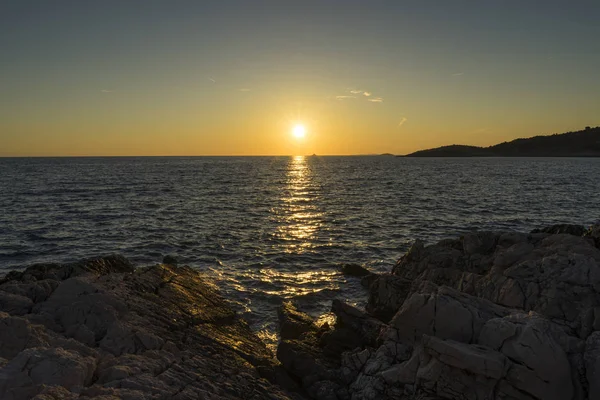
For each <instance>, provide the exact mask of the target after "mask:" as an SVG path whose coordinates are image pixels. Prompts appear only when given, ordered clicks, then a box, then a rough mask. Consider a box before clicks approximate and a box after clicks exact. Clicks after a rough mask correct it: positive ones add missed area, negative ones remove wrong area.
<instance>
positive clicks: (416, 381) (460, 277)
mask: <svg viewBox="0 0 600 400" xmlns="http://www.w3.org/2000/svg"><path fill="white" fill-rule="evenodd" d="M581 235H582V233H581V229H579V228H578V227H573V226H562V227H552V228H551V229H548V230H544V231H538V232H535V233H530V234H522V233H516V232H497V233H496V232H474V233H470V234H468V235H464V236H463V237H462V238H459V239H448V240H442V241H440V242H438V243H436V244H433V245H429V246H425V245H424V244H423V243H422V242H419V241H417V242H416V243H415V244H414V245H413V246H412V247H411V249H410V250H409V252H407V254H406V255H405V256H403V257H402V258H401V259H400V260H399V261H398V263H396V265H395V266H394V268H393V273H392V274H380V275H374V276H370V277H369V285H368V287H369V302H368V305H367V307H366V311H367V312H366V313H364V312H362V311H360V310H358V309H356V308H354V307H350V306H348V305H346V304H344V303H343V302H339V301H334V302H333V305H332V309H333V311H334V313H335V314H336V316H337V323H336V325H335V327H334V329H333V330H331V331H327V332H325V333H323V334H322V336H321V338H320V340H314V335H315V333H309V334H307V335H308V337H310V336H311V335H312V337H313V340H312V341H311V340H305V339H303V340H302V341H301V343H292V348H293V349H295V350H294V352H289V351H288V354H286V356H285V357H286V362H285V363H286V364H291V363H293V362H296V363H301V364H303V367H302V368H301V369H302V370H303V371H302V370H301V369H299V368H297V365H296V366H295V368H296V370H295V372H294V373H295V376H296V377H297V378H298V379H300V380H302V381H303V383H304V388H305V389H306V388H311V389H310V390H309V391H308V394H309V395H310V396H312V398H319V396H324V397H323V398H334V397H327V396H334V395H336V396H338V398H343V399H367V398H368V399H402V398H406V399H413V398H419V399H461V400H462V399H477V400H480V399H481V400H483V399H486V400H487V399H489V400H517V399H518V400H534V399H573V400H586V399H593V398H596V397H600V386H598V385H597V381H598V380H599V379H600V378H599V377H600V372H598V371H600V362H598V359H600V350H598V349H600V344H599V343H600V336H599V335H598V332H599V331H600V328H599V327H600V322H599V321H600V317H599V315H600V311H599V310H600V251H599V249H598V248H597V247H595V242H593V240H590V238H589V237H588V236H586V237H582V236H581ZM373 317H375V318H373ZM373 321H375V322H373ZM376 332H379V334H378V335H377V336H376V335H375V333H376ZM344 344H346V346H345V347H344ZM286 346H290V343H287V344H285V345H284V348H285V347H286ZM303 346H304V347H303ZM328 346H329V347H328ZM353 347H354V348H353ZM324 348H326V349H333V350H336V351H333V350H332V351H327V355H329V356H330V357H331V358H330V359H329V361H328V363H327V364H325V363H324V362H323V357H324V356H323V350H324ZM294 360H296V361H294ZM284 367H285V365H284ZM304 374H307V375H304ZM317 388H322V389H320V390H317Z"/></svg>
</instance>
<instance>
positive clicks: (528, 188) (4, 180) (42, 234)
mask: <svg viewBox="0 0 600 400" xmlns="http://www.w3.org/2000/svg"><path fill="white" fill-rule="evenodd" d="M598 218H600V159H591V158H589V159H566V158H561V159H544V158H539V159H523V158H516V159H514V158H484V159H477V158H475V159H408V158H395V157H384V156H380V157H190V158H33V159H0V273H1V271H2V270H8V269H14V268H23V267H25V266H27V265H29V264H32V263H37V262H45V261H58V262H67V261H74V260H78V259H81V258H86V257H91V256H97V255H104V254H111V253H121V254H124V255H125V256H127V257H129V258H131V259H132V260H133V261H134V262H136V263H138V264H140V265H143V264H154V263H158V262H160V261H161V259H162V257H163V256H164V255H166V254H176V255H178V256H179V257H180V258H181V260H182V261H183V262H184V263H187V264H189V265H191V266H194V267H197V268H199V269H201V270H203V271H205V272H206V273H207V274H209V275H210V277H211V279H213V280H214V281H215V282H216V283H217V284H218V285H219V286H220V287H221V288H222V289H223V290H224V291H225V292H226V293H227V295H228V296H229V297H230V298H231V299H233V300H234V301H235V302H236V304H237V307H238V309H239V310H241V311H242V312H243V313H244V315H245V317H246V318H247V319H248V320H249V321H250V323H251V324H252V325H253V326H254V327H255V328H256V329H258V330H263V334H264V335H265V337H267V338H268V337H269V335H270V332H273V331H274V321H275V319H276V316H275V312H274V309H275V307H276V306H277V305H278V304H280V303H281V301H282V299H295V300H296V301H297V302H298V304H299V305H300V306H301V307H302V308H303V309H304V310H305V311H308V312H310V313H312V314H314V315H317V314H320V313H322V312H324V311H327V309H328V307H329V305H330V303H331V299H332V298H335V297H338V298H342V299H344V300H347V301H350V302H351V303H356V304H361V303H362V301H363V299H364V292H363V291H362V289H361V288H360V286H359V284H358V282H357V281H356V280H353V279H352V278H345V277H343V276H341V275H340V274H339V273H338V269H337V267H336V266H337V264H339V263H342V262H352V263H359V264H366V265H367V266H368V267H369V268H372V269H374V270H377V271H382V270H389V269H390V268H391V266H392V264H393V263H394V261H395V260H396V259H397V258H398V257H399V256H400V255H401V254H402V253H403V252H404V251H405V250H406V249H407V247H408V246H409V245H410V243H411V242H412V241H413V240H414V239H416V238H421V239H424V240H426V241H428V242H431V241H434V240H437V239H440V238H443V237H448V236H453V235H455V234H457V233H460V232H465V231H468V230H472V229H503V230H520V231H528V230H530V229H532V228H535V227H539V226H544V225H549V224H554V223H580V224H588V223H591V222H593V221H595V220H597V219H598Z"/></svg>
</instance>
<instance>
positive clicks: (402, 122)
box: [398, 117, 408, 128]
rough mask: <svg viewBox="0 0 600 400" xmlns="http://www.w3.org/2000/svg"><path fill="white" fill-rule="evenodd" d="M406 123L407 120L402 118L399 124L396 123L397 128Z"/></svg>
mask: <svg viewBox="0 0 600 400" xmlns="http://www.w3.org/2000/svg"><path fill="white" fill-rule="evenodd" d="M406 121H408V118H406V117H402V119H401V120H400V122H399V123H398V128H400V127H401V126H402V125H404V123H405V122H406Z"/></svg>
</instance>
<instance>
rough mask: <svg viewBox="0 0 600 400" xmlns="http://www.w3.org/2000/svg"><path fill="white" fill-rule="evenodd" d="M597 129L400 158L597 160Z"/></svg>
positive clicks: (599, 129)
mask: <svg viewBox="0 0 600 400" xmlns="http://www.w3.org/2000/svg"><path fill="white" fill-rule="evenodd" d="M599 156H600V127H598V126H597V127H595V128H592V127H589V126H588V127H586V128H585V129H584V130H581V131H576V132H566V133H560V134H554V135H547V136H534V137H531V138H527V139H515V140H512V141H510V142H503V143H500V144H496V145H494V146H489V147H478V146H466V145H457V144H454V145H450V146H442V147H436V148H434V149H427V150H420V151H416V152H414V153H410V154H407V155H405V156H401V157H599Z"/></svg>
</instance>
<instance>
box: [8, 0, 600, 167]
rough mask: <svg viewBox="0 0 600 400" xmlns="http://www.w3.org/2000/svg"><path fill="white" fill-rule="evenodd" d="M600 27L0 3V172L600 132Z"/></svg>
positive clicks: (548, 15) (499, 13)
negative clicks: (300, 132)
mask: <svg viewBox="0 0 600 400" xmlns="http://www.w3.org/2000/svg"><path fill="white" fill-rule="evenodd" d="M599 15H600V2H598V1H577V0H572V1H566V0H565V1H555V0H546V1H541V0H502V1H500V0H497V1H493V0H468V1H467V0H453V1H449V0H443V1H442V0H438V1H432V0H420V1H402V0H393V1H379V0H368V1H367V0H344V1H341V0H337V1H335V0H319V1H292V0H288V1H283V0H277V1H260V0H256V1H252V0H238V1H233V0H219V1H207V0H204V1H180V0H161V1H158V0H143V1H137V0H128V1H122V0H118V1H115V0H103V1H91V0H72V1H64V0H53V1H47V0H0V54H1V56H0V156H104V155H106V156H110V155H115V156H122V155H296V154H313V153H315V154H320V155H326V154H378V153H394V154H406V153H409V152H412V151H415V150H419V149H424V148H430V147H436V146H441V145H449V144H471V145H481V146H487V145H492V144H495V143H498V142H502V141H507V140H512V139H514V138H518V137H529V136H534V135H539V134H551V133H559V132H566V131H572V130H580V129H583V128H584V127H585V126H588V125H590V126H596V125H600V73H599V71H600V40H599V38H600V22H599ZM296 125H302V126H303V127H304V129H305V131H306V134H305V136H304V137H302V138H298V137H296V136H294V135H293V132H294V126H296ZM296 131H297V129H296Z"/></svg>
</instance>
